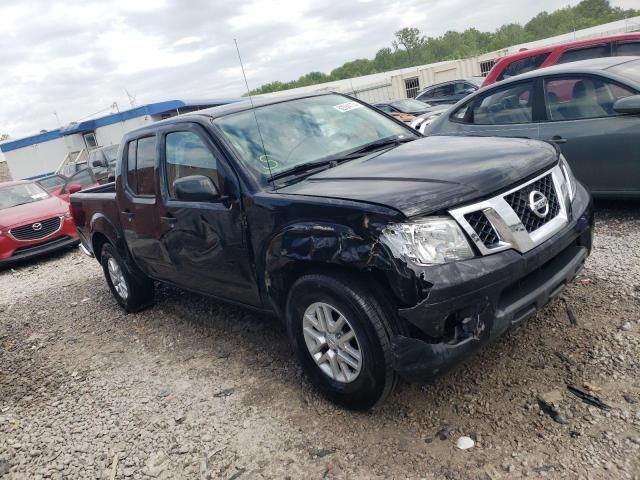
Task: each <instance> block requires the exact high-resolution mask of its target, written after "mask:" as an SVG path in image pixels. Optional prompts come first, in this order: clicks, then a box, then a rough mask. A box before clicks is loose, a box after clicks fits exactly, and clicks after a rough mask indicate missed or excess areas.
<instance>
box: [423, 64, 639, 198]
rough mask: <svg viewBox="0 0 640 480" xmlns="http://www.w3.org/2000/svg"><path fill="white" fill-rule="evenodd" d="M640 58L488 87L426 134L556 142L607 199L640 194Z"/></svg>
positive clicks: (543, 72) (553, 70)
mask: <svg viewBox="0 0 640 480" xmlns="http://www.w3.org/2000/svg"><path fill="white" fill-rule="evenodd" d="M639 93H640V59H638V58H637V57H615V58H599V59H594V60H584V61H582V62H573V63H570V64H567V65H557V66H555V67H549V68H545V69H540V70H536V71H534V72H530V73H526V74H523V75H519V76H518V77H515V78H512V79H510V80H505V81H504V82H500V83H499V84H495V85H492V86H491V87H487V88H483V89H482V90H480V91H479V92H477V93H476V94H474V95H471V96H470V97H469V98H468V99H465V100H463V101H462V102H460V103H459V104H457V105H456V106H455V107H454V108H452V109H451V113H448V114H447V115H443V116H441V117H439V118H437V119H436V120H435V121H434V122H433V123H432V124H431V125H429V126H428V127H427V128H426V130H425V134H427V135H483V136H486V135H491V136H501V137H526V138H533V139H538V140H545V141H548V142H553V143H555V144H556V145H557V146H558V147H559V148H560V149H561V150H562V153H563V155H564V156H565V157H566V159H567V161H568V162H569V164H570V165H571V168H572V169H573V171H574V172H575V175H576V177H577V178H578V180H580V181H581V182H583V183H584V184H585V185H586V186H587V187H589V189H591V192H592V193H593V194H594V195H598V196H601V197H619V196H638V195H640V153H639V152H640V95H638V94H639Z"/></svg>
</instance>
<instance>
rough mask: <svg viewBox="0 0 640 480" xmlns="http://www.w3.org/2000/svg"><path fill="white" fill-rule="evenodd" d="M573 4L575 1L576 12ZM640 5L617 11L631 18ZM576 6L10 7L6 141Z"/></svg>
mask: <svg viewBox="0 0 640 480" xmlns="http://www.w3.org/2000/svg"><path fill="white" fill-rule="evenodd" d="M570 1H571V3H572V4H575V3H577V0H570ZM637 2H638V0H613V1H612V3H613V4H615V5H619V6H622V7H625V8H628V7H637V6H638V3H637ZM566 4H567V0H538V1H537V2H529V1H527V0H486V1H485V2H482V3H481V4H479V3H478V2H471V1H470V0H431V1H424V0H402V1H400V0H388V1H373V0H369V1H359V2H356V1H345V0H325V1H324V2H317V1H313V0H296V1H293V0H289V1H285V0H276V1H268V0H234V2H229V1H228V0H189V1H184V0H112V1H109V2H104V1H98V0H66V1H59V0H57V1H55V0H54V1H48V0H23V1H22V2H20V3H19V4H13V5H7V4H6V3H5V2H1V3H0V18H1V19H2V20H3V22H2V24H3V27H2V35H0V65H2V72H1V74H0V92H2V106H1V108H0V133H4V132H7V133H9V134H11V135H12V137H14V138H18V137H20V136H23V135H28V134H32V133H36V132H38V131H40V130H41V129H53V128H56V127H57V126H58V124H57V121H56V119H55V117H54V116H53V115H52V112H53V111H57V112H58V114H59V116H60V117H61V119H62V120H63V121H64V122H69V121H71V120H74V119H78V118H81V117H84V116H86V115H88V114H90V113H91V112H96V111H98V110H101V109H104V108H107V107H108V106H109V105H111V104H112V103H113V102H114V101H117V102H118V103H119V104H120V105H121V106H123V105H127V104H128V102H127V97H126V95H125V93H124V90H123V89H124V88H126V89H128V90H129V91H130V92H132V93H133V94H135V95H136V96H137V100H138V102H139V103H143V102H150V101H158V100H166V99H171V98H203V97H208V96H209V97H221V96H236V95H240V94H242V93H243V92H244V91H245V88H244V82H243V79H242V76H241V73H240V68H239V66H238V61H237V56H236V51H235V46H234V43H233V39H234V38H237V39H238V42H239V44H240V48H241V51H242V55H243V60H244V62H245V67H246V70H247V74H248V77H249V83H250V85H251V87H256V86H258V85H260V84H262V83H265V82H269V81H273V80H280V81H287V80H291V79H295V78H297V77H299V76H300V75H302V74H304V73H306V72H309V71H312V70H319V71H324V72H328V71H330V70H331V69H333V68H335V67H337V66H339V65H341V64H342V63H344V62H345V61H349V60H352V59H355V58H363V57H373V56H374V55H375V53H376V51H377V50H379V49H380V48H382V47H385V46H390V43H391V40H392V39H393V33H394V32H395V31H397V30H398V29H399V28H402V27H404V26H416V27H418V28H420V30H421V31H422V32H423V34H425V35H429V36H437V35H441V34H443V33H444V32H446V31H447V30H463V29H465V28H469V27H476V28H478V29H480V30H493V29H495V28H496V27H498V26H500V25H501V24H503V23H506V22H526V21H527V20H528V19H529V18H530V17H532V16H533V15H535V14H536V13H538V12H539V11H541V10H554V9H556V8H560V7H563V6H566Z"/></svg>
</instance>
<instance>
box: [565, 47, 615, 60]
mask: <svg viewBox="0 0 640 480" xmlns="http://www.w3.org/2000/svg"><path fill="white" fill-rule="evenodd" d="M609 56H611V44H610V43H603V44H598V45H591V46H590V47H581V48H573V49H571V50H567V51H566V52H564V53H563V54H562V55H560V58H559V59H558V62H557V63H569V62H577V61H579V60H589V59H591V58H601V57H609Z"/></svg>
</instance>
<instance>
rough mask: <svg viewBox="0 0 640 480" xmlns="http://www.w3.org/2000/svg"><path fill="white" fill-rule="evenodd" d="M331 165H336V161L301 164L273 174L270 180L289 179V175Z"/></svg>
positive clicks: (328, 160)
mask: <svg viewBox="0 0 640 480" xmlns="http://www.w3.org/2000/svg"><path fill="white" fill-rule="evenodd" d="M332 163H336V160H335V159H326V160H321V161H319V162H310V163H303V164H300V165H296V166H295V167H291V168H288V169H286V170H283V171H281V172H278V173H275V174H274V175H272V176H271V180H277V179H279V178H283V177H289V176H291V175H295V174H296V173H301V172H307V171H309V170H313V169H315V168H321V167H326V166H330V165H331V164H332Z"/></svg>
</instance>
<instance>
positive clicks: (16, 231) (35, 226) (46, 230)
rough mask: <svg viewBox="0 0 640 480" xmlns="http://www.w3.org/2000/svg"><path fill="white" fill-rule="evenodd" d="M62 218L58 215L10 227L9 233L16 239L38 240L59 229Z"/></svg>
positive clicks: (24, 240)
mask: <svg viewBox="0 0 640 480" xmlns="http://www.w3.org/2000/svg"><path fill="white" fill-rule="evenodd" d="M61 223H62V219H61V218H60V217H54V218H48V219H46V220H40V221H39V222H33V223H31V224H29V225H23V226H21V227H16V228H12V229H11V230H9V233H10V234H11V236H12V237H13V238H15V239H16V240H21V241H23V242H28V241H31V240H40V239H42V238H46V237H48V236H49V235H51V234H53V233H55V232H57V231H58V230H60V225H61Z"/></svg>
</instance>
